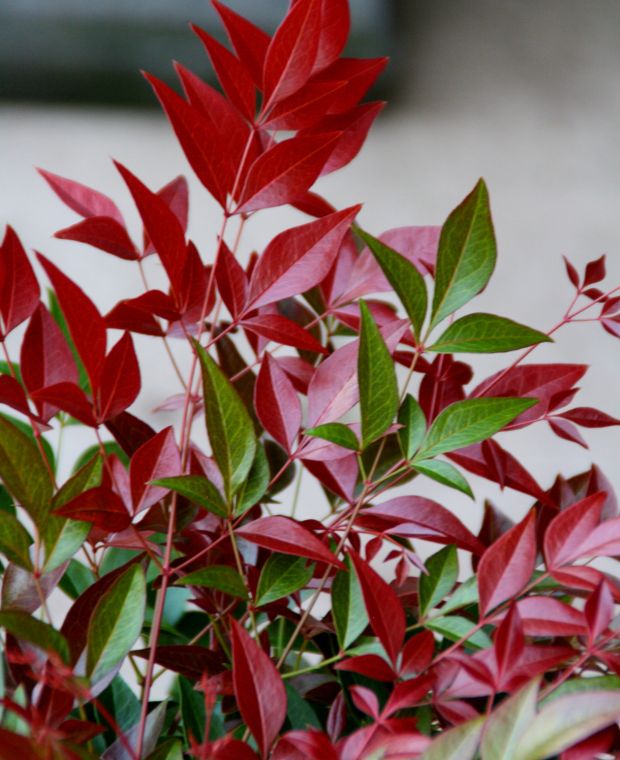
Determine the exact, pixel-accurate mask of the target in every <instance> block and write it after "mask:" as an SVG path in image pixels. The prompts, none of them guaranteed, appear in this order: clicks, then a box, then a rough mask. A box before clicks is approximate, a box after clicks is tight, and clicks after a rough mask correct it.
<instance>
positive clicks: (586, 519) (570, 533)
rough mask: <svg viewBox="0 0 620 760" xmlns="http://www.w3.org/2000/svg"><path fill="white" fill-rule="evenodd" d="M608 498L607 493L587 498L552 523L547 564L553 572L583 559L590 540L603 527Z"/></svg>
mask: <svg viewBox="0 0 620 760" xmlns="http://www.w3.org/2000/svg"><path fill="white" fill-rule="evenodd" d="M605 497H606V494H605V493H604V492H599V493H595V494H593V495H592V496H587V497H586V498H585V499H581V501H578V502H577V503H576V504H573V505H572V506H571V507H569V508H568V509H565V510H564V511H562V512H560V514H559V515H558V516H557V517H555V518H554V519H553V520H552V521H551V523H550V524H549V527H548V528H547V531H546V533H545V538H544V551H545V561H546V563H547V567H548V568H549V569H550V570H555V569H556V568H559V567H561V566H562V565H566V564H568V563H569V562H572V561H573V560H574V559H575V558H576V557H578V556H579V554H580V550H581V548H582V546H583V544H584V542H585V540H586V538H588V536H589V535H590V534H591V533H592V532H593V531H594V529H595V528H596V526H597V525H598V523H599V520H600V518H601V509H602V507H603V503H604V502H605Z"/></svg>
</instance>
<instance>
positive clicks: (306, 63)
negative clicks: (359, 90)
mask: <svg viewBox="0 0 620 760" xmlns="http://www.w3.org/2000/svg"><path fill="white" fill-rule="evenodd" d="M320 12H321V9H320V7H319V2H318V0H303V2H298V3H296V4H294V5H293V6H292V7H291V9H290V10H289V12H288V13H287V15H286V17H285V18H284V20H283V21H282V23H281V24H280V26H279V27H278V29H277V30H276V32H275V34H274V35H273V38H272V39H271V42H270V43H269V47H268V49H267V54H266V56H265V64H264V68H263V89H264V92H265V106H264V108H263V111H268V109H269V108H270V106H272V105H273V104H274V103H277V102H278V101H279V100H282V99H283V98H285V97H287V95H292V94H293V93H294V92H296V91H297V90H299V89H300V87H303V85H304V84H306V82H307V81H308V79H309V78H310V75H311V74H312V70H313V68H314V65H315V62H316V60H317V52H318V46H319V34H320V27H321V15H320Z"/></svg>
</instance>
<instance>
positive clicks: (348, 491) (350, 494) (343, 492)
mask: <svg viewBox="0 0 620 760" xmlns="http://www.w3.org/2000/svg"><path fill="white" fill-rule="evenodd" d="M303 463H304V467H305V468H306V469H307V470H308V471H309V472H311V473H312V474H313V475H314V477H315V478H317V480H319V481H320V483H321V484H322V485H324V486H325V488H327V489H328V490H330V491H332V493H335V494H336V495H337V496H339V497H340V498H341V499H344V500H345V501H346V502H347V503H349V504H352V503H353V500H354V489H355V484H356V482H357V475H358V465H357V457H356V456H355V454H351V456H348V457H343V458H342V459H337V460H336V461H332V462H314V461H312V460H303Z"/></svg>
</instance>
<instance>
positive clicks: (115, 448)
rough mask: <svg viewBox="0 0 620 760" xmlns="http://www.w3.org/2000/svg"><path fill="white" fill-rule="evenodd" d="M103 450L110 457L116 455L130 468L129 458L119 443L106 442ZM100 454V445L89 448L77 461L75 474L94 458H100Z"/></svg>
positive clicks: (74, 467)
mask: <svg viewBox="0 0 620 760" xmlns="http://www.w3.org/2000/svg"><path fill="white" fill-rule="evenodd" d="M75 424H77V425H81V424H82V423H81V422H76V423H75ZM103 448H104V450H105V453H106V454H108V455H109V454H114V455H115V456H117V457H118V458H119V459H120V461H121V462H122V463H123V464H124V465H125V467H128V466H129V457H128V456H127V454H126V453H125V452H124V451H123V449H122V448H121V447H120V446H119V445H118V443H116V441H104V442H103ZM100 453H101V447H100V446H99V444H98V443H96V444H95V445H94V446H89V447H88V448H87V449H85V450H84V451H83V452H82V453H81V454H80V456H79V457H78V458H77V459H76V461H75V464H74V465H73V472H74V473H76V472H77V471H78V470H81V469H82V467H84V465H85V464H87V463H88V462H90V461H91V459H92V458H93V457H98V456H99V455H100Z"/></svg>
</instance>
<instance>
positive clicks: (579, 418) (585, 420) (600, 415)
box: [560, 406, 620, 428]
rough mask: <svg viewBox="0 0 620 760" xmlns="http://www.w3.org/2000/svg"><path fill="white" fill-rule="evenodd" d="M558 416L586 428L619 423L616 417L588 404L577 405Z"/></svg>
mask: <svg viewBox="0 0 620 760" xmlns="http://www.w3.org/2000/svg"><path fill="white" fill-rule="evenodd" d="M560 417H563V418H564V419H565V420H569V421H570V422H574V423H575V424H576V425H581V426H582V427H587V428H597V427H609V426H611V425H620V420H619V419H618V418H617V417H612V416H611V415H609V414H605V412H601V411H599V410H598V409H593V408H592V407H589V406H578V407H575V409H569V410H568V411H567V412H563V413H562V414H561V415H560Z"/></svg>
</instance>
